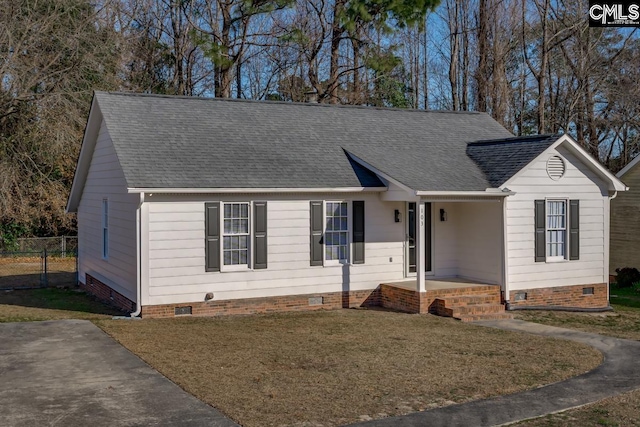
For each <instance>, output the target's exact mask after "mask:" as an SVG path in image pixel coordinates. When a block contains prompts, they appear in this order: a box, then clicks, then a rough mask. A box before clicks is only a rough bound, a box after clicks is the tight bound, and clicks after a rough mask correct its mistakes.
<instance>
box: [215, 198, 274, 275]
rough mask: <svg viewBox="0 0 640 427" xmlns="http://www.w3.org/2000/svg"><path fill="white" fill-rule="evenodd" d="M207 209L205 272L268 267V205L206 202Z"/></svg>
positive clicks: (261, 202) (265, 203) (256, 202)
mask: <svg viewBox="0 0 640 427" xmlns="http://www.w3.org/2000/svg"><path fill="white" fill-rule="evenodd" d="M204 208H205V224H204V228H205V230H204V232H205V271H234V270H246V269H249V268H250V269H253V270H261V269H266V268H267V255H268V254H267V202H265V201H253V202H207V203H205V204H204ZM221 267H222V268H221Z"/></svg>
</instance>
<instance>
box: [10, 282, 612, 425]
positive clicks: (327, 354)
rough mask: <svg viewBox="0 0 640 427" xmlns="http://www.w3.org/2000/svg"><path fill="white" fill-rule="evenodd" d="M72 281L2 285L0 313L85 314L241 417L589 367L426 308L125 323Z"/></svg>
mask: <svg viewBox="0 0 640 427" xmlns="http://www.w3.org/2000/svg"><path fill="white" fill-rule="evenodd" d="M118 314H121V313H119V312H118V311H117V310H114V309H112V308H110V307H109V306H106V305H104V304H102V303H100V302H98V301H96V300H95V299H93V298H92V297H90V296H88V295H86V294H85V293H83V292H81V291H79V290H77V289H36V290H20V291H9V292H0V322H16V321H33V320H54V319H88V320H91V321H93V322H94V323H95V324H97V325H98V326H99V327H101V328H102V329H104V330H105V331H106V332H107V333H108V334H110V335H111V336H113V337H114V338H115V339H116V340H117V341H119V342H121V343H122V344H123V345H124V346H125V347H127V348H128V349H129V350H131V351H132V352H134V353H135V354H137V355H138V356H140V357H141V358H142V359H144V360H145V361H146V362H148V363H149V364H150V365H151V366H152V367H154V368H155V369H157V370H159V371H160V372H162V373H163V374H164V375H166V376H167V377H168V378H170V379H171V380H172V381H174V382H176V383H177V384H179V385H180V386H181V387H182V388H184V389H185V390H187V391H188V392H190V393H192V394H194V395H195V396H196V397H198V398H200V399H202V400H203V401H205V402H207V403H209V404H211V405H213V406H215V407H216V408H218V409H220V410H222V411H223V412H224V413H225V414H227V415H228V416H230V417H231V418H232V419H234V420H236V421H238V422H240V423H241V424H243V425H245V426H271V425H278V426H280V425H289V426H333V425H341V424H346V423H350V422H355V421H359V420H367V419H375V418H382V417H387V416H393V415H400V414H406V413H410V412H415V411H419V410H424V409H428V408H433V407H437V406H443V405H449V404H452V403H459V402H465V401H469V400H474V399H481V398H486V397H490V396H496V395H501V394H507V393H514V392H518V391H521V390H525V389H530V388H533V387H537V386H539V385H542V384H548V383H551V382H555V381H559V380H562V379H565V378H569V377H571V376H575V375H578V374H580V373H582V372H586V371H588V370H590V369H593V368H594V367H595V366H597V365H598V364H599V363H600V361H601V355H600V353H598V352H597V351H595V350H593V349H592V348H590V347H587V346H585V345H581V344H577V343H573V342H569V341H562V340H556V339H550V338H543V337H538V336H533V335H527V334H521V333H515V332H508V331H501V330H497V329H489V328H484V327H477V326H474V325H470V324H464V323H460V322H458V321H455V320H453V319H447V318H439V317H436V316H431V315H422V316H421V315H407V314H400V313H392V312H385V311H376V310H339V311H331V312H307V313H291V314H273V315H259V316H235V317H218V318H195V317H183V318H176V319H166V320H142V321H137V322H131V321H126V320H112V319H111V316H112V315H118Z"/></svg>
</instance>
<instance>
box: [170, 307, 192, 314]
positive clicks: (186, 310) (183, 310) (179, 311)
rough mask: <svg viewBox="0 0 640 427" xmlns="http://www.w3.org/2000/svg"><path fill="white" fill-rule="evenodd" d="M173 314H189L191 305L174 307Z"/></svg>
mask: <svg viewBox="0 0 640 427" xmlns="http://www.w3.org/2000/svg"><path fill="white" fill-rule="evenodd" d="M174 314H175V315H176V316H185V315H189V314H191V306H190V305H188V306H186V307H176V308H175V309H174Z"/></svg>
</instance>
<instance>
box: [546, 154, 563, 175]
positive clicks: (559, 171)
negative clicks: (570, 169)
mask: <svg viewBox="0 0 640 427" xmlns="http://www.w3.org/2000/svg"><path fill="white" fill-rule="evenodd" d="M564 170H565V168H564V160H562V158H561V157H560V156H551V157H549V160H547V174H548V175H549V178H551V179H553V180H554V181H557V180H559V179H560V178H562V176H563V175H564Z"/></svg>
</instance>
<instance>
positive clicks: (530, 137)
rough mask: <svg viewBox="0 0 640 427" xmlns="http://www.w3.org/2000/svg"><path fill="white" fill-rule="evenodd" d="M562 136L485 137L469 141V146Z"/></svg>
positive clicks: (546, 134) (549, 134)
mask: <svg viewBox="0 0 640 427" xmlns="http://www.w3.org/2000/svg"><path fill="white" fill-rule="evenodd" d="M561 136H562V134H551V133H545V134H541V135H525V136H514V137H510V138H501V139H485V140H479V141H473V142H468V143H467V146H473V147H478V146H482V145H493V144H512V143H518V142H528V141H531V140H540V141H544V140H547V139H558V138H560V137H561Z"/></svg>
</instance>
